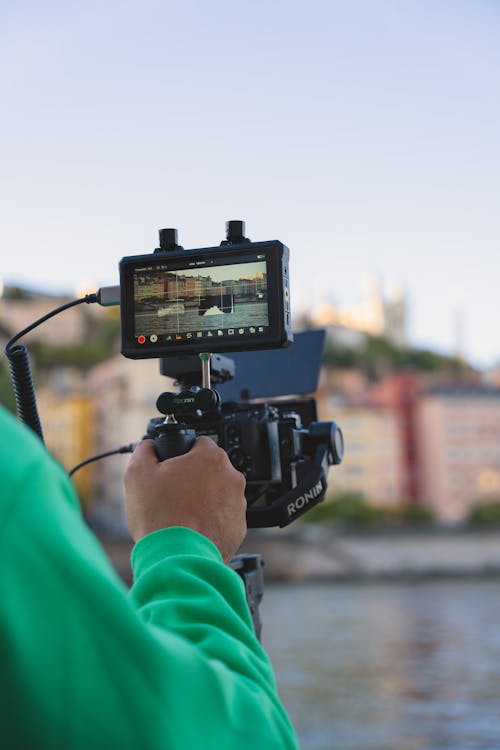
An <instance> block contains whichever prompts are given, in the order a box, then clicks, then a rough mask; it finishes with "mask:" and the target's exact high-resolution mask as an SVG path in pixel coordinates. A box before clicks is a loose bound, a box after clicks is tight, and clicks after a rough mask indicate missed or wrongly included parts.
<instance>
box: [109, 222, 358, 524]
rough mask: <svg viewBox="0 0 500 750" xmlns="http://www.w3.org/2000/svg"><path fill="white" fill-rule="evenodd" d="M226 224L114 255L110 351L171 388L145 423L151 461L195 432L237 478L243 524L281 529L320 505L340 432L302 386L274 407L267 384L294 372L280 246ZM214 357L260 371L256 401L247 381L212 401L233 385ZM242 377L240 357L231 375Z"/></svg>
mask: <svg viewBox="0 0 500 750" xmlns="http://www.w3.org/2000/svg"><path fill="white" fill-rule="evenodd" d="M226 226H227V239H226V241H224V242H222V243H221V245H220V246H219V247H207V248H197V249H193V250H184V249H183V248H182V247H181V246H180V245H179V244H178V242H177V231H176V230H174V229H163V230H160V247H159V248H157V249H156V250H155V251H154V253H151V254H149V255H138V256H129V257H126V258H123V259H122V261H121V263H120V307H121V323H122V325H121V329H122V353H123V354H124V355H125V356H126V357H130V358H132V359H143V358H150V357H156V358H159V359H160V362H161V365H160V370H161V372H162V374H164V375H169V376H171V377H174V378H175V379H176V380H177V383H178V384H179V385H180V388H181V390H180V391H179V392H177V393H170V392H166V393H162V394H161V395H160V396H159V398H158V400H157V404H156V405H157V408H158V411H159V412H160V413H161V414H162V415H164V416H163V417H153V418H152V419H151V420H150V421H149V424H148V426H147V433H146V436H145V437H148V438H152V439H153V440H154V441H155V446H156V451H157V454H158V457H159V459H160V460H166V459H168V458H172V457H174V456H177V455H180V454H183V453H186V452H187V451H188V450H189V449H190V448H191V446H192V445H193V443H194V441H195V440H196V437H197V436H199V435H207V436H208V437H210V438H212V439H213V440H214V441H215V442H216V443H217V444H218V445H219V446H220V447H221V448H223V449H224V450H225V451H226V453H227V455H228V457H229V460H230V461H231V463H232V464H233V466H234V467H235V468H236V469H238V470H239V471H241V472H242V473H243V474H244V475H245V478H246V490H245V495H246V499H247V503H248V511H247V523H248V526H249V527H253V528H255V527H265V526H286V525H287V524H289V523H291V522H292V521H293V520H295V519H296V518H298V517H299V516H300V515H302V514H303V513H305V512H306V511H308V510H309V509H310V508H312V507H313V506H314V505H316V504H317V503H319V502H320V501H321V500H322V499H323V498H324V496H325V492H326V487H327V485H326V476H327V473H328V469H329V467H330V466H331V465H333V464H338V463H340V461H341V460H342V455H343V438H342V432H341V431H340V428H339V427H338V425H337V424H336V423H335V422H318V421H317V420H316V404H315V402H314V400H313V399H311V398H309V399H308V398H306V397H305V396H304V395H303V394H305V393H307V386H306V387H305V388H304V387H302V384H301V386H299V388H298V390H297V389H296V390H295V393H297V392H298V393H300V394H301V396H300V397H299V398H296V399H293V398H290V397H289V398H288V399H285V400H283V398H282V396H283V395H286V394H283V393H282V392H281V391H280V388H282V385H278V386H276V384H277V383H278V384H282V383H284V382H287V380H288V379H289V374H290V372H292V371H297V369H299V370H300V367H299V368H297V363H295V364H294V363H293V361H292V360H293V355H292V354H290V353H289V352H293V351H294V350H295V351H296V352H297V345H296V344H294V346H293V347H291V348H290V349H288V347H290V344H292V342H293V336H292V331H291V320H290V292H289V270H288V259H289V251H288V248H287V247H286V246H285V245H284V244H283V243H282V242H280V241H278V240H272V241H266V242H251V241H250V240H249V239H247V238H246V237H245V225H244V222H241V221H231V222H228V224H227V225H226ZM300 336H301V337H304V336H307V334H300ZM299 348H300V347H299ZM267 350H276V351H274V352H271V351H269V352H268V351H267ZM218 352H235V353H236V355H235V356H236V358H238V357H239V358H241V357H242V356H244V357H247V356H248V354H247V353H250V352H251V353H252V358H253V359H252V362H253V364H254V365H255V363H256V362H260V365H259V369H260V371H261V372H265V373H267V379H266V380H267V382H266V385H265V386H264V390H265V393H264V396H265V398H264V399H262V398H260V399H257V400H256V399H255V398H250V392H251V391H252V388H253V389H254V385H252V383H251V382H250V383H249V384H248V385H247V386H246V387H244V388H241V389H240V391H241V392H240V397H241V398H239V399H234V398H229V399H226V400H224V401H223V399H222V398H221V396H220V393H219V391H217V390H215V389H214V388H212V387H211V382H212V379H213V381H214V383H217V384H221V387H222V386H223V384H224V383H226V382H227V381H229V380H231V379H233V378H234V375H235V361H234V359H233V360H231V359H229V358H228V357H226V356H221V355H220V354H217V353H218ZM278 354H280V356H281V358H280V360H279V363H278V366H276V363H274V366H272V367H271V366H270V360H269V356H272V355H274V356H276V355H278ZM303 354H304V356H303V359H304V360H305V361H308V352H306V351H305V350H304V352H303ZM263 356H265V357H266V359H265V360H264V361H262V359H260V360H259V357H260V358H262V357H263ZM319 360H320V357H318V356H316V361H317V363H316V365H313V369H314V367H315V368H316V370H317V372H316V382H317V375H318V374H319ZM251 369H252V365H251V364H249V362H248V361H247V363H246V368H245V369H243V370H242V374H244V375H246V376H247V377H248V376H249V372H250V370H251ZM271 372H273V375H274V378H275V382H274V384H271V382H270V377H269V376H270V373H271ZM242 374H240V380H241V376H242ZM200 376H201V377H200ZM250 380H252V378H250ZM200 381H201V383H200ZM240 385H241V383H240ZM315 389H316V386H314V387H312V388H310V390H309V392H311V390H315ZM291 392H293V391H291ZM252 395H253V394H252Z"/></svg>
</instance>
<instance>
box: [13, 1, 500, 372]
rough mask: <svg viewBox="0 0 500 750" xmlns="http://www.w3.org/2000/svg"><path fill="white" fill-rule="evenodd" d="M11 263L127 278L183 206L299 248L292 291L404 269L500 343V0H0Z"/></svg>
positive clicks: (49, 279) (409, 281)
mask: <svg viewBox="0 0 500 750" xmlns="http://www.w3.org/2000/svg"><path fill="white" fill-rule="evenodd" d="M0 96H1V104H2V116H1V118H0V164H1V167H0V258H1V263H0V277H1V278H2V279H3V281H4V283H19V284H25V285H30V286H34V287H36V288H40V289H50V290H51V291H63V290H65V291H66V290H69V291H73V290H76V289H82V288H90V289H93V288H97V287H99V286H104V285H108V284H116V283H118V262H119V260H120V258H121V257H123V256H126V255H133V254H135V253H146V252H149V251H150V250H153V249H154V248H155V247H156V246H157V244H158V230H159V229H160V228H162V227H176V228H177V229H178V230H179V242H180V244H182V245H183V246H184V247H187V248H194V247H203V246H212V245H216V244H218V242H219V241H220V240H222V239H224V235H225V222H226V221H227V220H229V219H243V220H245V221H246V226H247V235H248V236H249V237H250V238H251V239H252V240H271V239H279V240H281V241H282V242H284V243H285V244H286V245H288V247H289V248H290V277H291V300H292V308H293V307H294V305H295V306H304V305H309V306H312V305H314V304H318V303H320V302H321V301H323V300H324V301H328V302H331V303H334V304H340V305H350V304H356V303H358V302H360V301H361V299H362V297H363V289H364V286H363V285H364V283H365V280H366V278H367V276H373V277H375V278H377V279H379V280H380V281H381V282H382V283H383V284H386V285H391V286H394V285H397V286H399V287H402V288H403V289H404V290H405V292H406V295H407V301H408V306H409V321H408V333H409V337H410V341H411V343H412V344H414V345H416V346H429V347H432V348H434V349H436V350H438V351H442V352H446V353H453V352H454V351H455V350H456V348H457V346H460V347H461V348H462V350H463V352H464V354H465V355H466V356H467V357H468V358H469V359H471V360H472V361H473V363H474V364H477V365H479V366H489V365H491V364H493V363H495V362H498V361H500V334H499V333H498V329H499V325H498V323H499V321H500V294H499V292H498V289H499V282H500V263H499V259H500V209H499V198H500V141H499V138H500V4H499V3H498V2H497V0H468V1H467V2H466V1H465V0H439V2H437V1H436V0H350V2H348V3H347V2H338V1H337V0H325V1H323V0H321V1H320V0H308V2H305V1H304V2H297V1H295V0H290V1H288V0H266V1H265V2H264V0H253V2H251V3H250V2H243V1H242V0H231V1H230V2H229V0H212V2H194V1H193V0H182V1H179V2H170V1H169V0H140V1H135V0H99V1H97V0H87V2H85V3H77V2H74V0H64V2H62V0H44V2H43V3H39V2H33V1H31V2H26V1H25V0H16V2H14V1H13V0H0Z"/></svg>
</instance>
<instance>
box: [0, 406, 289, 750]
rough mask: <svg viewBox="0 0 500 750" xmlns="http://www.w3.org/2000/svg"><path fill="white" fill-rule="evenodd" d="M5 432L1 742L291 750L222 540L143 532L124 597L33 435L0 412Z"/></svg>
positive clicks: (0, 473) (54, 749) (6, 746)
mask: <svg viewBox="0 0 500 750" xmlns="http://www.w3.org/2000/svg"><path fill="white" fill-rule="evenodd" d="M0 435H1V441H2V442H1V455H0V478H1V480H0V487H1V490H0V492H1V496H0V597H1V604H0V669H1V672H0V684H1V691H0V748H2V750H17V749H18V750H30V749H31V748H33V750H35V749H36V750H45V749H47V750H49V748H50V750H59V749H60V748H64V749H66V748H71V749H72V750H77V749H79V748H82V750H83V749H85V750H98V749H99V748H106V750H109V748H117V750H126V749H127V748H134V750H149V749H150V748H161V750H174V749H177V748H178V749H179V750H201V749H202V748H203V750H212V748H213V750H226V749H227V750H246V749H247V748H248V749H249V750H250V749H251V750H256V749H258V750H268V749H271V748H273V750H274V749H276V750H277V749H278V748H279V749H280V750H284V749H286V748H296V747H297V744H296V739H295V735H294V732H293V730H292V728H291V726H290V723H289V721H288V718H287V716H286V714H285V712H284V710H283V707H282V705H281V703H280V701H279V699H278V696H277V692H276V685H275V682H274V677H273V672H272V668H271V665H270V663H269V660H268V658H267V656H266V655H265V653H264V651H263V650H262V648H261V646H260V645H259V643H258V641H257V640H256V638H255V636H254V633H253V627H252V621H251V618H250V615H249V612H248V607H247V604H246V599H245V594H244V590H243V585H242V582H241V580H240V579H239V577H238V576H237V574H236V573H234V572H233V571H232V570H231V569H230V568H228V567H227V566H226V565H224V563H223V562H222V559H221V556H220V554H219V551H218V550H217V548H216V547H215V546H214V545H213V544H212V543H211V542H210V541H209V540H208V539H206V538H205V537H203V536H201V535H200V534H198V533H196V532H194V531H191V530H190V529H185V528H170V529H162V530H159V531H156V532H154V533H153V534H149V535H148V536H146V537H144V538H143V539H141V540H140V541H139V542H138V543H137V544H136V545H135V547H134V550H133V553H132V568H133V573H134V584H133V586H132V589H131V591H130V592H129V593H128V592H127V591H126V589H125V587H124V585H123V584H122V583H121V581H120V580H119V579H118V577H117V576H116V574H115V573H114V571H113V569H112V568H111V566H110V564H109V563H108V560H107V558H106V557H105V555H104V553H103V551H102V549H101V547H100V545H99V544H98V542H97V541H96V539H95V538H94V537H93V535H92V534H91V533H90V532H89V530H88V529H87V527H86V526H85V524H84V523H83V522H82V518H81V514H80V510H79V505H78V501H77V499H76V496H75V493H74V491H73V488H72V485H71V483H70V482H69V480H68V478H67V477H66V475H65V473H64V471H63V470H62V469H61V467H60V466H58V465H57V464H56V463H55V462H54V461H53V460H52V459H51V458H50V457H49V455H48V454H47V452H46V450H45V448H44V446H43V445H42V443H41V442H40V441H39V440H38V438H37V437H36V436H35V435H34V434H33V433H32V432H31V430H29V429H28V428H26V427H24V426H22V425H20V424H18V423H17V422H16V421H15V420H14V419H13V417H11V416H10V415H8V414H7V413H6V412H4V411H3V410H1V409H0Z"/></svg>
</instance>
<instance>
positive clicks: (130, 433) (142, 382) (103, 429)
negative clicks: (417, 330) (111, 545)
mask: <svg viewBox="0 0 500 750" xmlns="http://www.w3.org/2000/svg"><path fill="white" fill-rule="evenodd" d="M168 390H175V389H174V388H173V381H172V380H171V379H170V378H166V377H164V376H162V375H160V372H159V366H158V360H156V359H146V360H130V359H126V358H125V357H122V356H121V355H117V356H116V357H113V358H111V359H109V360H107V361H106V362H102V363H101V364H99V365H96V366H95V367H94V368H92V370H91V371H90V373H89V376H88V391H89V397H90V399H91V401H92V403H93V404H94V405H95V429H94V436H95V439H94V453H103V452H105V451H109V450H114V449H116V448H119V447H120V446H122V445H126V444H129V443H132V442H136V441H138V440H141V438H142V437H143V436H144V435H145V433H146V429H147V425H148V422H149V420H150V419H151V418H152V417H157V416H160V414H159V412H158V411H157V409H156V399H157V398H158V396H159V395H160V393H162V392H163V391H168ZM129 458H130V456H127V455H117V456H110V457H108V458H104V459H102V460H100V461H97V462H96V463H95V464H94V467H95V468H94V475H95V483H94V484H95V498H96V501H95V505H94V508H93V511H92V521H93V522H94V523H95V524H96V525H97V526H100V527H101V528H103V529H104V530H106V531H108V532H112V533H117V534H119V533H125V532H126V524H125V517H124V512H123V500H124V492H123V475H124V472H125V467H126V465H127V463H128V460H129Z"/></svg>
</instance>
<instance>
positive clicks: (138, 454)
mask: <svg viewBox="0 0 500 750" xmlns="http://www.w3.org/2000/svg"><path fill="white" fill-rule="evenodd" d="M137 463H140V464H147V465H152V464H157V463H158V456H157V455H156V450H155V443H154V440H140V441H139V442H138V443H137V445H136V447H135V449H134V452H133V453H132V457H131V459H130V461H129V466H131V465H132V466H133V465H134V464H137Z"/></svg>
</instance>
